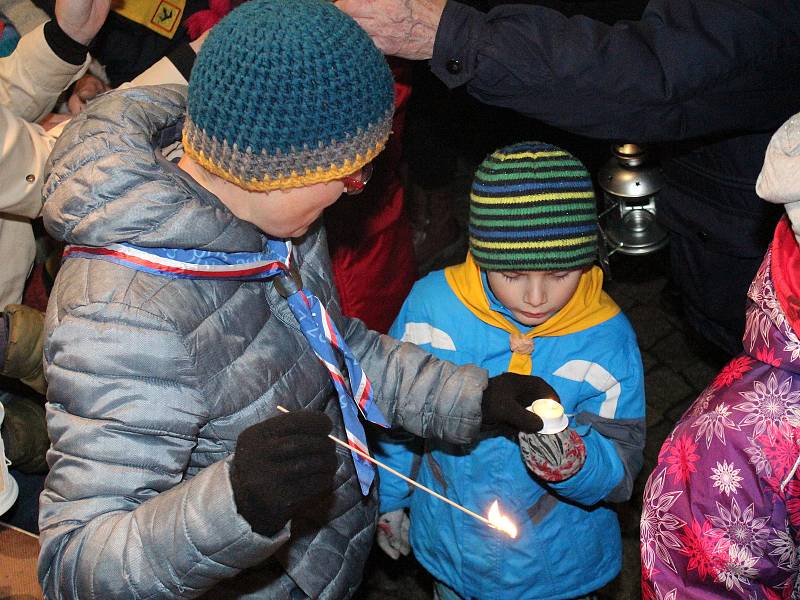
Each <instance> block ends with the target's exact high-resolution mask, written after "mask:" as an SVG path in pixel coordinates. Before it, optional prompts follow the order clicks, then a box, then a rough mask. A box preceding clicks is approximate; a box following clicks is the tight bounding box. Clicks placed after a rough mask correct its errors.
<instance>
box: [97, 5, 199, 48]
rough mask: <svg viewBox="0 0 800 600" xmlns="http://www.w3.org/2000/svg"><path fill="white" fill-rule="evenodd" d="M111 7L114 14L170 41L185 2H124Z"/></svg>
mask: <svg viewBox="0 0 800 600" xmlns="http://www.w3.org/2000/svg"><path fill="white" fill-rule="evenodd" d="M112 5H113V6H114V8H112V10H113V11H114V12H116V13H118V14H120V15H122V16H123V17H125V18H127V19H130V20H131V21H133V22H134V23H139V25H144V26H145V27H147V28H148V29H150V30H152V31H155V32H156V33H157V34H159V35H162V36H164V37H165V38H168V39H170V40H171V39H172V38H173V37H174V36H175V32H176V31H177V30H178V24H179V23H180V22H181V17H182V16H183V11H184V9H185V8H186V0H125V2H122V3H116V4H115V3H113V2H112Z"/></svg>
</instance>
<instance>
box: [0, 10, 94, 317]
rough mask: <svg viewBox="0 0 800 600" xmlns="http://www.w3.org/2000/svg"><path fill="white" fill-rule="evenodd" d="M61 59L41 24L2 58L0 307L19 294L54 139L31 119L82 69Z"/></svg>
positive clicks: (33, 249) (48, 106) (32, 248)
mask: <svg viewBox="0 0 800 600" xmlns="http://www.w3.org/2000/svg"><path fill="white" fill-rule="evenodd" d="M87 64H88V58H87V61H85V62H84V64H83V65H73V64H70V63H68V62H65V61H63V60H61V59H60V58H59V57H58V56H57V55H56V54H55V53H54V52H53V51H52V50H51V49H50V46H49V45H48V44H47V42H46V41H45V38H44V25H40V26H39V27H37V28H36V29H34V30H33V31H31V32H30V33H27V34H25V35H24V36H22V39H20V42H19V45H18V46H17V48H16V50H15V51H14V52H13V54H11V55H10V56H8V57H5V58H0V136H2V154H0V257H2V258H0V262H1V263H2V268H0V309H1V308H2V307H4V306H5V305H6V304H9V303H13V302H19V301H20V300H21V299H22V288H23V285H24V284H25V279H26V277H27V276H28V273H29V271H30V268H31V265H32V264H33V259H34V256H35V253H36V247H35V244H34V239H33V231H32V229H31V225H30V221H29V219H32V218H35V217H37V216H39V212H40V211H41V209H42V174H43V171H44V165H45V162H46V161H47V157H48V156H49V155H50V150H51V149H52V148H53V144H54V143H55V140H56V138H55V136H54V135H52V134H49V133H48V132H46V131H45V130H44V129H42V128H41V127H40V126H39V125H37V124H36V123H35V121H37V120H39V119H40V118H42V117H43V116H44V115H45V114H47V112H48V111H49V110H50V109H51V108H52V107H53V104H55V101H56V100H57V99H58V96H59V94H61V92H62V91H63V90H64V88H65V87H67V86H68V85H69V83H70V82H71V81H72V80H73V79H74V78H75V77H77V76H78V75H80V74H81V73H82V72H83V71H84V70H85V68H86V65H87Z"/></svg>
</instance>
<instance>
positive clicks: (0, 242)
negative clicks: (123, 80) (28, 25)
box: [0, 25, 186, 310]
mask: <svg viewBox="0 0 800 600" xmlns="http://www.w3.org/2000/svg"><path fill="white" fill-rule="evenodd" d="M88 64H89V57H87V59H86V61H84V63H83V64H82V65H73V64H71V63H68V62H65V61H63V60H61V59H60V58H59V57H58V56H57V55H56V54H55V53H54V52H53V51H52V50H51V48H50V46H49V45H48V44H47V41H46V40H45V37H44V25H40V26H39V27H37V28H36V29H34V30H33V31H31V32H30V33H27V34H25V35H24V36H23V37H22V38H21V39H20V42H19V45H18V46H17V48H16V50H15V51H14V53H13V54H11V56H8V57H6V58H0V139H2V154H1V155H0V310H2V309H3V307H5V306H6V305H7V304H11V303H16V302H19V301H20V300H21V299H22V290H23V287H24V285H25V279H26V278H27V277H28V274H29V272H30V269H31V266H32V265H33V260H34V257H35V254H36V246H35V243H34V238H33V230H32V229H31V224H30V219H34V218H36V217H38V216H39V213H40V212H41V210H42V175H43V172H44V167H45V163H46V162H47V158H48V156H49V155H50V151H51V150H52V148H53V144H55V141H56V139H57V138H58V135H59V134H60V132H61V131H62V129H63V125H61V126H58V127H55V128H53V129H51V130H50V131H45V130H44V129H42V127H41V126H39V125H37V124H36V121H38V120H39V119H41V118H42V117H43V116H44V115H46V114H47V113H48V112H49V111H50V110H51V109H52V107H53V104H54V103H55V101H56V100H57V99H58V96H59V95H60V94H61V92H62V91H63V90H64V89H65V88H66V87H67V86H68V85H69V84H70V83H71V82H72V81H73V80H74V79H76V78H77V77H80V76H81V75H82V74H83V73H84V71H85V70H86V67H87V66H88ZM162 83H179V84H185V83H186V80H185V79H184V78H183V76H182V75H181V74H180V72H179V71H178V70H177V69H176V68H175V66H174V65H173V64H172V63H171V62H170V61H169V60H168V59H162V60H161V61H160V62H158V63H156V64H155V65H153V66H152V67H151V68H150V69H148V70H147V71H145V72H144V73H142V74H141V75H140V76H139V77H137V78H136V79H135V80H134V81H132V82H131V84H126V85H155V84H162Z"/></svg>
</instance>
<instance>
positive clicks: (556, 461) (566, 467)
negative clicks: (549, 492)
mask: <svg viewBox="0 0 800 600" xmlns="http://www.w3.org/2000/svg"><path fill="white" fill-rule="evenodd" d="M519 448H520V450H521V451H522V459H523V460H524V461H525V465H526V466H527V467H528V469H530V470H531V471H532V472H533V473H534V474H536V475H538V476H539V477H541V478H542V479H544V480H545V481H551V482H556V481H564V480H565V479H569V478H570V477H572V476H573V475H574V474H575V473H577V472H578V471H579V470H580V468H581V467H582V466H583V464H584V463H585V462H586V446H585V445H584V443H583V439H581V436H579V435H578V434H577V432H576V431H575V430H574V429H570V428H569V427H568V428H567V429H565V430H564V431H562V432H560V433H554V434H544V433H524V432H520V434H519Z"/></svg>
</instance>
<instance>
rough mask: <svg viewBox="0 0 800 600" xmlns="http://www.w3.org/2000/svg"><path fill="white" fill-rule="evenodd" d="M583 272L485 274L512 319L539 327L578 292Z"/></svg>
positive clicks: (493, 272) (529, 325)
mask: <svg viewBox="0 0 800 600" xmlns="http://www.w3.org/2000/svg"><path fill="white" fill-rule="evenodd" d="M582 274H583V269H572V270H571V271H487V273H486V277H487V278H488V280H489V286H491V288H492V291H493V292H494V295H495V296H497V299H498V300H499V301H500V302H501V303H502V304H503V306H505V307H506V308H507V309H508V310H510V311H511V314H513V315H514V319H516V320H517V321H519V322H520V323H522V324H523V325H527V326H528V327H534V326H536V325H541V324H542V323H544V322H545V321H547V319H549V318H550V317H552V316H553V315H554V314H556V313H557V312H558V311H559V310H561V309H562V308H564V306H565V305H566V304H567V302H569V300H570V298H572V295H573V294H574V293H575V290H576V289H578V283H579V282H580V279H581V275H582Z"/></svg>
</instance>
